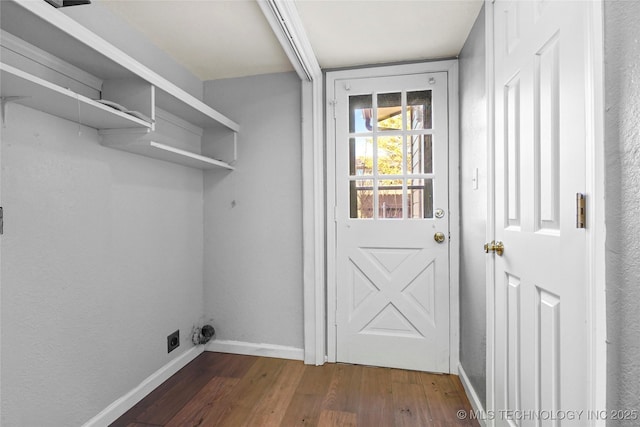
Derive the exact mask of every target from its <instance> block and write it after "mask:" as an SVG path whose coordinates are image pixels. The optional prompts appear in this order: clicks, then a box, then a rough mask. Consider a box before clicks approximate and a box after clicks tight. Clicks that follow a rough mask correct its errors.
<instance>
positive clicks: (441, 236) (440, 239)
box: [433, 231, 444, 243]
mask: <svg viewBox="0 0 640 427" xmlns="http://www.w3.org/2000/svg"><path fill="white" fill-rule="evenodd" d="M433 240H435V241H436V242H438V243H442V242H444V233H441V232H439V231H438V232H437V233H436V234H434V235H433Z"/></svg>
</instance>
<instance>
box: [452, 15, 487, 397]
mask: <svg viewBox="0 0 640 427" xmlns="http://www.w3.org/2000/svg"><path fill="white" fill-rule="evenodd" d="M484 37H485V22H484V6H483V9H482V10H481V11H480V14H479V15H478V18H477V19H476V22H475V24H474V26H473V28H472V30H471V32H470V34H469V37H468V38H467V41H466V42H465V45H464V48H463V49H462V52H461V53H460V57H459V61H460V235H461V238H462V241H461V242H460V363H461V365H462V367H463V369H464V371H465V373H466V374H467V376H468V377H469V380H470V381H471V384H472V385H473V388H474V389H475V391H476V392H477V393H478V396H479V398H480V401H481V403H482V404H483V405H484V404H485V403H486V402H485V399H486V363H485V362H486V327H485V326H486V286H485V254H484V253H483V252H482V246H483V244H484V242H485V229H486V222H487V155H486V154H487V141H486V135H487V114H486V94H485V55H486V51H485V38H484ZM476 168H477V169H478V189H473V182H472V179H473V172H474V171H475V169H476Z"/></svg>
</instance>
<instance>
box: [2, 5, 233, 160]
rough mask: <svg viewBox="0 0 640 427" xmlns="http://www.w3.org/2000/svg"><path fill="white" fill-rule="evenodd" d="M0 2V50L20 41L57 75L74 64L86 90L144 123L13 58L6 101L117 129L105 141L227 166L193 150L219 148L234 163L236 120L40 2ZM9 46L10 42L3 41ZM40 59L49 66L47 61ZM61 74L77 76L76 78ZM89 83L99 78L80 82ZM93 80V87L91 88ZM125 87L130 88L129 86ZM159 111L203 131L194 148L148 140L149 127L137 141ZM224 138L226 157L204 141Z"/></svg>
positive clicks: (5, 79) (5, 73) (5, 78)
mask: <svg viewBox="0 0 640 427" xmlns="http://www.w3.org/2000/svg"><path fill="white" fill-rule="evenodd" d="M0 8H1V13H0V19H1V27H2V30H3V34H4V35H5V38H7V39H8V38H9V36H7V34H8V35H10V37H11V40H7V43H4V44H3V49H6V50H5V52H9V53H10V56H12V57H15V56H14V53H18V54H19V55H20V54H21V52H16V51H15V50H13V49H14V46H15V45H18V46H19V45H20V44H21V42H25V44H26V45H31V46H35V47H36V49H33V48H31V49H30V50H29V49H28V51H30V52H31V51H38V52H41V53H40V54H39V55H40V57H42V52H44V53H45V56H46V55H49V56H51V57H53V58H54V60H53V62H54V63H58V62H59V63H60V64H62V67H60V69H56V71H58V72H59V73H61V74H65V70H69V69H73V70H80V71H79V73H80V74H83V73H86V74H87V76H86V78H85V79H84V81H83V82H82V83H83V84H84V85H86V86H84V87H85V88H87V87H90V88H92V89H91V90H97V91H99V92H100V93H101V94H102V97H103V98H104V99H108V100H110V101H114V102H117V103H119V104H122V105H123V106H125V107H127V108H128V109H132V110H136V111H140V112H141V113H143V114H144V115H145V116H148V117H149V118H150V119H151V123H147V122H145V121H143V120H140V119H137V118H135V117H133V116H130V115H128V114H126V113H123V112H119V111H117V110H115V109H112V108H110V107H107V106H104V105H102V104H99V103H97V102H95V101H93V100H91V99H90V98H87V97H84V96H83V95H79V94H77V93H75V92H73V91H72V90H70V89H66V88H64V87H61V86H60V85H56V84H54V83H53V82H50V81H48V80H45V79H43V78H42V76H40V77H38V76H34V75H30V74H29V73H28V72H26V71H25V70H21V69H20V68H21V65H18V68H16V66H15V64H13V63H11V64H10V65H8V64H5V65H3V68H2V81H1V83H0V86H1V87H2V96H3V97H21V98H15V99H14V98H11V99H9V101H11V102H14V101H15V102H19V103H21V104H24V105H26V106H29V107H32V108H35V109H38V110H42V111H45V112H47V113H50V114H53V115H56V116H59V117H63V118H65V119H69V120H73V121H80V123H83V124H86V125H88V126H91V127H94V128H96V129H100V130H118V129H120V130H122V132H117V133H118V135H119V136H118V142H117V143H114V139H113V138H110V137H107V140H105V141H103V142H102V144H103V145H105V146H109V147H113V148H118V149H122V150H125V151H130V152H134V153H137V154H142V155H146V156H149V157H153V158H159V159H162V160H167V161H172V162H175V163H179V164H183V165H186V166H191V167H197V168H201V169H209V168H215V167H221V168H225V169H229V170H233V167H232V166H231V165H230V164H229V163H226V162H224V161H221V160H217V159H214V158H210V157H205V156H203V155H201V154H199V152H204V151H207V152H209V151H213V152H214V153H215V154H214V155H216V157H218V154H217V153H218V152H222V153H225V154H224V155H223V157H229V159H226V158H225V160H228V161H229V162H230V163H233V162H235V160H236V157H235V153H236V146H235V144H236V134H237V132H238V131H239V130H240V127H239V125H238V124H237V123H235V122H234V121H232V120H231V119H229V118H228V117H226V116H224V115H223V114H221V113H220V112H218V111H216V110H214V109H213V108H211V107H210V106H208V105H206V104H205V103H204V102H202V101H201V100H200V99H198V98H196V97H194V96H193V95H191V94H189V93H187V92H186V91H184V90H183V89H181V88H179V87H178V86H176V85H175V84H174V83H172V82H170V81H168V80H167V79H165V78H164V77H162V76H160V75H159V74H158V73H156V72H154V71H153V70H151V69H149V68H147V67H146V66H144V65H142V64H141V63H140V62H138V61H137V60H135V59H134V58H132V57H131V56H129V55H127V54H126V53H124V52H123V51H122V50H120V49H118V48H117V47H115V46H114V45H112V44H111V43H109V42H107V41H106V40H105V39H103V38H101V37H99V36H98V35H97V34H95V33H93V32H92V31H90V30H89V29H87V28H86V27H84V26H82V25H81V24H79V23H78V22H76V21H75V20H73V19H72V18H70V17H69V16H67V15H65V14H64V13H63V12H61V11H60V10H59V9H56V8H53V7H51V6H50V5H49V4H47V3H46V2H45V1H18V0H3V1H0ZM16 39H17V42H16ZM9 44H11V46H8V45H9ZM19 55H18V56H19ZM31 59H32V60H33V61H34V62H39V61H41V59H39V58H31ZM21 61H22V60H21ZM40 64H42V65H44V66H45V67H49V68H50V64H49V63H47V64H44V63H43V62H40ZM68 77H70V78H71V79H73V80H77V78H76V77H75V76H71V75H69V76H68ZM47 78H48V77H47ZM92 81H96V82H99V83H96V84H94V85H92V84H91V83H88V84H87V82H92ZM96 85H99V86H100V87H94V86H96ZM131 88H134V89H135V90H133V91H132V90H130V89H131ZM132 94H133V96H131V95H132ZM4 104H5V102H3V105H4ZM78 105H80V108H79V107H78ZM159 109H162V110H163V111H165V112H167V113H169V114H170V115H173V116H175V117H177V118H178V119H179V120H182V121H184V122H185V123H188V124H190V125H194V126H195V127H197V128H199V129H200V130H201V131H202V134H201V135H200V138H199V140H198V143H197V145H199V146H198V147H194V146H193V145H194V144H193V143H192V141H190V142H189V143H188V144H187V145H188V147H186V148H187V149H184V147H183V145H185V144H184V143H183V141H182V140H181V139H175V138H168V139H162V138H160V140H157V139H154V138H155V135H154V134H153V133H150V134H149V135H147V137H146V138H143V139H141V138H140V133H139V132H138V129H145V132H148V131H149V128H150V130H151V131H155V130H156V129H155V127H156V116H155V112H156V111H157V110H159ZM78 113H80V114H78ZM105 113H106V114H105ZM94 116H95V117H94ZM127 129H129V130H130V131H131V132H129V136H128V137H129V138H130V140H129V141H128V142H126V141H125V139H126V138H127V136H126V135H127V133H128V132H127V131H126V130H127ZM101 135H102V133H101ZM161 136H162V135H161ZM229 141H231V145H230V146H231V147H232V148H231V150H232V152H233V154H232V155H231V156H227V155H226V153H227V152H228V151H229V150H228V149H226V148H224V147H222V148H219V147H212V146H211V145H212V144H214V145H229ZM166 142H169V143H168V144H167V143H166ZM205 147H206V149H205ZM220 150H221V151H220Z"/></svg>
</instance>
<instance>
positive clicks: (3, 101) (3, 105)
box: [0, 96, 28, 126]
mask: <svg viewBox="0 0 640 427" xmlns="http://www.w3.org/2000/svg"><path fill="white" fill-rule="evenodd" d="M24 98H28V96H0V109H1V111H0V114H1V115H2V126H4V125H5V117H6V114H7V104H10V103H12V102H16V101H19V100H21V99H24Z"/></svg>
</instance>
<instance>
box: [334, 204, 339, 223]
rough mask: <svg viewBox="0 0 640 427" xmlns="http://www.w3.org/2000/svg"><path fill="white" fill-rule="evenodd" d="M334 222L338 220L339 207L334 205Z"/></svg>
mask: <svg viewBox="0 0 640 427" xmlns="http://www.w3.org/2000/svg"><path fill="white" fill-rule="evenodd" d="M333 222H338V207H337V206H334V207H333Z"/></svg>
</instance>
